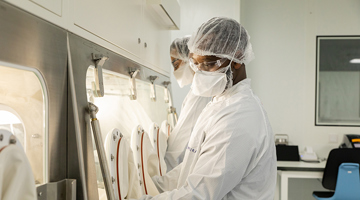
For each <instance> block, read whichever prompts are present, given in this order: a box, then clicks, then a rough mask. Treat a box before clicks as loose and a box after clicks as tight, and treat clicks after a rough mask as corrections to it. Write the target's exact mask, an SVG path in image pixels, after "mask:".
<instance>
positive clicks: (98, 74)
mask: <svg viewBox="0 0 360 200" xmlns="http://www.w3.org/2000/svg"><path fill="white" fill-rule="evenodd" d="M92 57H93V61H94V62H95V91H96V96H97V97H103V96H104V93H105V92H104V81H103V75H102V66H103V65H104V63H105V61H106V60H107V59H109V57H106V56H103V55H99V54H92Z"/></svg>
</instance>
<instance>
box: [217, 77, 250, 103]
mask: <svg viewBox="0 0 360 200" xmlns="http://www.w3.org/2000/svg"><path fill="white" fill-rule="evenodd" d="M250 84H251V79H250V78H246V79H244V80H242V81H240V82H239V83H237V84H235V85H234V86H232V87H231V88H229V89H227V90H225V92H223V93H222V94H220V95H218V96H215V97H214V98H213V100H212V102H213V103H215V102H219V101H223V100H225V99H227V98H229V97H231V96H232V95H234V94H236V93H238V92H241V91H243V90H245V89H250Z"/></svg>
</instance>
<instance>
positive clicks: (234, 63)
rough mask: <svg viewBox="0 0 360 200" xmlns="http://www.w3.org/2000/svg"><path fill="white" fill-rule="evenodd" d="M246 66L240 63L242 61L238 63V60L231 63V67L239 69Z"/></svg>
mask: <svg viewBox="0 0 360 200" xmlns="http://www.w3.org/2000/svg"><path fill="white" fill-rule="evenodd" d="M243 66H245V65H244V64H240V63H236V62H233V63H231V67H232V68H233V69H235V70H238V69H240V68H241V67H243Z"/></svg>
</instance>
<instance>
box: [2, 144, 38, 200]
mask: <svg viewBox="0 0 360 200" xmlns="http://www.w3.org/2000/svg"><path fill="white" fill-rule="evenodd" d="M0 199H2V200H36V199H37V195H36V189H35V179H34V176H33V173H32V170H31V166H30V163H29V161H28V159H27V157H26V155H25V152H24V150H23V149H21V148H20V147H19V146H16V145H8V146H6V147H4V149H3V150H1V152H0Z"/></svg>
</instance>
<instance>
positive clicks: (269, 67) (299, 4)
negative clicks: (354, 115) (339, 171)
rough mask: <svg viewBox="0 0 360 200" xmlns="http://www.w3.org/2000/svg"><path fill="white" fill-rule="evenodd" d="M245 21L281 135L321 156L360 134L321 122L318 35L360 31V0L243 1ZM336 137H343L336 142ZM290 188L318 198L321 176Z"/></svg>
mask: <svg viewBox="0 0 360 200" xmlns="http://www.w3.org/2000/svg"><path fill="white" fill-rule="evenodd" d="M241 23H242V24H243V25H244V27H245V28H246V29H247V30H248V32H249V34H250V35H251V42H252V45H253V49H254V52H255V57H256V58H255V60H254V61H252V62H251V63H250V64H249V65H248V66H247V71H248V76H249V77H250V78H251V79H252V87H253V90H254V92H255V93H256V94H257V95H258V96H259V97H260V99H261V100H262V102H263V104H264V106H265V108H266V110H267V112H268V116H269V119H270V122H271V125H272V128H273V131H274V133H275V134H288V135H289V138H290V142H291V143H292V144H296V145H299V149H300V150H303V149H304V147H305V146H312V147H313V149H314V150H315V152H317V153H318V155H319V156H320V157H326V156H327V155H328V153H329V151H330V150H331V149H332V148H336V147H338V146H339V144H340V142H341V141H342V139H343V138H342V137H343V134H347V133H354V134H360V128H358V127H335V126H315V87H316V83H315V81H316V79H315V71H316V36H317V35H359V34H360V1H358V0H345V1H339V0H303V1H300V0H272V1H269V0H242V1H241ZM330 136H335V137H337V139H338V141H337V142H335V143H330V142H329V137H330ZM304 184H305V185H306V186H307V187H303V186H304ZM309 184H310V185H309ZM289 186H290V188H289V199H292V200H295V199H313V197H312V196H311V193H312V191H314V190H318V189H319V188H320V189H321V188H322V187H321V184H320V182H319V181H318V180H299V179H297V180H296V181H295V182H294V181H293V182H292V183H291V185H289ZM300 193H301V194H302V195H299V194H300Z"/></svg>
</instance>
